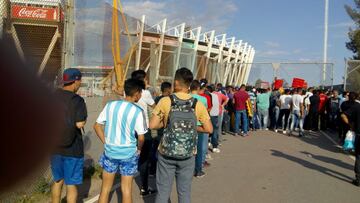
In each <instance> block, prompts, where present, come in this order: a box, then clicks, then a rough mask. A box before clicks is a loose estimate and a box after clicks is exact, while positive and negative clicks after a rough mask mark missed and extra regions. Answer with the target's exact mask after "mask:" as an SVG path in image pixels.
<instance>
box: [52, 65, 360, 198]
mask: <svg viewBox="0 0 360 203" xmlns="http://www.w3.org/2000/svg"><path fill="white" fill-rule="evenodd" d="M63 78H64V87H63V88H62V89H61V90H59V91H58V94H59V95H60V98H62V103H63V105H64V107H65V109H66V112H65V114H64V123H65V126H66V128H64V132H62V134H63V137H61V139H59V140H60V141H59V146H58V149H57V150H56V151H55V152H54V155H53V156H52V159H51V169H52V174H53V177H54V181H55V182H54V184H53V186H52V202H55V203H56V202H60V196H61V189H62V187H63V185H64V184H66V187H67V188H66V191H67V202H76V200H77V189H76V185H79V184H82V176H83V174H82V171H83V165H84V148H83V140H82V136H81V135H82V134H83V132H82V131H83V127H84V125H85V123H86V120H87V110H86V105H85V102H84V100H83V99H82V98H81V97H80V96H79V95H77V94H76V92H77V91H78V89H79V87H80V81H81V73H80V71H79V70H77V69H67V70H65V71H64V75H63ZM146 78H147V75H146V73H145V71H143V70H137V71H134V72H133V73H132V74H131V78H130V79H128V80H126V81H125V83H124V98H123V99H121V100H115V101H111V102H108V103H107V104H106V105H105V107H104V108H103V110H102V111H101V113H100V115H99V116H98V118H97V120H96V122H95V124H94V130H95V132H96V134H97V136H98V138H99V139H100V141H101V142H102V143H103V145H104V152H103V153H102V154H101V155H100V158H99V164H100V166H101V167H102V168H103V173H102V186H101V193H100V197H99V202H100V203H104V202H109V195H110V192H111V188H112V186H113V183H114V181H115V175H116V174H121V192H122V202H132V183H133V178H134V176H135V175H136V174H138V171H139V172H140V173H139V175H140V180H141V183H140V186H139V187H140V195H141V196H143V197H147V196H149V195H156V200H155V202H157V203H166V202H168V200H169V198H170V193H171V191H172V185H173V182H174V179H175V180H176V187H177V193H178V202H181V203H188V202H191V183H192V178H193V177H195V178H202V177H204V176H205V175H206V173H205V168H207V167H211V164H210V163H209V162H208V161H209V160H211V159H212V158H211V155H210V153H220V152H221V150H220V148H221V145H222V143H221V142H222V140H223V139H222V136H223V135H225V134H232V135H233V136H235V137H238V136H242V137H247V136H249V135H250V134H249V133H250V131H251V130H252V131H255V130H265V131H266V130H274V131H275V132H279V131H280V132H282V133H283V134H286V135H289V136H290V135H292V134H293V132H295V131H298V134H299V136H300V137H301V136H304V132H305V130H308V131H317V130H319V129H326V128H327V127H330V128H333V127H334V126H338V127H337V128H334V130H338V132H339V136H340V137H341V138H344V136H345V134H346V131H347V130H349V129H353V130H355V132H356V133H357V134H358V135H359V134H360V129H359V127H360V124H359V121H360V118H359V117H358V116H359V115H360V112H359V109H360V108H359V106H360V104H359V102H358V101H357V99H358V95H357V94H356V93H354V92H350V93H347V92H345V93H343V96H342V97H341V96H339V94H338V92H337V91H335V90H334V91H331V92H330V91H329V92H326V91H322V90H315V89H313V88H309V89H308V90H307V91H305V90H303V89H302V88H295V89H292V90H290V89H285V90H271V89H255V88H252V87H246V86H245V85H241V86H240V87H233V86H226V87H224V86H223V85H222V84H216V85H214V84H209V83H208V81H207V80H206V79H201V80H194V78H193V74H192V72H191V71H190V70H189V69H187V68H180V69H178V70H177V71H176V73H175V77H174V81H173V83H172V84H171V83H169V82H164V83H162V84H161V95H159V96H157V97H154V95H152V94H151V93H150V91H149V90H148V84H147V79H146ZM150 109H153V110H152V111H150ZM149 115H150V116H149ZM341 118H342V119H341ZM337 124H339V125H337ZM349 124H350V125H349ZM152 131H153V132H154V131H156V133H152ZM154 134H155V136H154ZM356 143H357V144H356V145H357V148H356V153H357V156H356V158H357V162H356V167H355V173H356V180H355V181H354V184H356V185H360V160H359V159H360V141H358V139H357V141H356ZM150 176H155V177H156V190H155V188H150V187H149V184H148V181H149V178H150Z"/></svg>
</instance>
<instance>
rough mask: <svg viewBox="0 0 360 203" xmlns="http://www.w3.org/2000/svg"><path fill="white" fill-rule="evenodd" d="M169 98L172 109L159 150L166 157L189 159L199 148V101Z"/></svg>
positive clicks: (171, 96)
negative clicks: (197, 105) (196, 111)
mask: <svg viewBox="0 0 360 203" xmlns="http://www.w3.org/2000/svg"><path fill="white" fill-rule="evenodd" d="M169 97H170V100H171V109H170V113H169V118H168V121H167V126H166V128H165V129H164V135H163V137H162V139H161V142H160V148H159V150H160V152H161V154H162V155H164V156H165V157H169V158H173V159H180V160H181V159H187V158H190V157H192V156H193V155H194V152H195V150H196V146H197V130H196V128H197V119H196V115H195V107H196V103H197V99H195V98H190V99H188V100H181V99H179V98H178V97H176V96H175V95H170V96H169Z"/></svg>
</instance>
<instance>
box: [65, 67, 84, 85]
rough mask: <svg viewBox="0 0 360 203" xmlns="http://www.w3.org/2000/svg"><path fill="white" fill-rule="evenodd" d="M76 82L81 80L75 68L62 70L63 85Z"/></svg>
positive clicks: (79, 73)
mask: <svg viewBox="0 0 360 203" xmlns="http://www.w3.org/2000/svg"><path fill="white" fill-rule="evenodd" d="M76 80H81V72H80V71H79V69H76V68H68V69H65V70H64V73H63V81H64V84H68V83H72V82H75V81H76Z"/></svg>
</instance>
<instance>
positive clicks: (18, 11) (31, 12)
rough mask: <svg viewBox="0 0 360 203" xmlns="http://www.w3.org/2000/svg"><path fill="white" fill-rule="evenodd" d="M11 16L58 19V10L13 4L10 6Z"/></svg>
mask: <svg viewBox="0 0 360 203" xmlns="http://www.w3.org/2000/svg"><path fill="white" fill-rule="evenodd" d="M11 17H12V18H21V19H35V20H44V21H58V20H59V11H58V9H57V8H41V7H32V6H20V5H13V6H11Z"/></svg>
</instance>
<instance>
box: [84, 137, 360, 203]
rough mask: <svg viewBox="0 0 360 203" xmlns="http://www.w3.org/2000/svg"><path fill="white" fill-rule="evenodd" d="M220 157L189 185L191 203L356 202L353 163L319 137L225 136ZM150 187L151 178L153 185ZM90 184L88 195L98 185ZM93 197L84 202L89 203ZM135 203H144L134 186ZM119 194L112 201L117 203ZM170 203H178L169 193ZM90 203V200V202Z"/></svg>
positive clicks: (357, 192) (358, 196)
mask: <svg viewBox="0 0 360 203" xmlns="http://www.w3.org/2000/svg"><path fill="white" fill-rule="evenodd" d="M223 138H224V141H223V142H222V146H221V153H220V154H211V155H212V156H213V158H214V160H212V161H210V163H211V164H212V165H211V167H209V168H207V169H206V170H205V172H206V176H205V177H204V178H202V179H195V178H194V180H193V185H192V201H193V202H195V203H197V202H199V203H201V202H207V203H212V202H214V203H218V202H234V203H235V202H236V203H238V202H274V203H278V202H294V203H301V202H304V203H305V202H306V203H308V202H316V203H320V202H324V203H325V202H326V203H331V202H334V203H336V202H346V203H350V202H354V203H355V202H356V203H357V202H360V188H357V187H355V186H353V185H352V184H351V180H352V178H353V176H354V174H353V165H354V163H353V160H352V159H350V158H349V157H348V155H346V154H344V153H342V152H341V150H340V149H339V148H337V147H336V146H335V145H334V144H333V143H332V142H331V141H330V140H329V139H328V138H326V137H325V136H324V135H322V134H320V133H313V134H307V135H306V136H305V137H304V138H297V137H295V136H294V137H288V136H285V135H283V134H278V133H274V132H271V131H256V132H252V133H250V136H249V137H246V138H243V137H233V136H232V135H225V136H223ZM151 182H152V183H153V184H152V185H153V186H155V185H154V182H155V181H154V179H152V180H151ZM91 185H92V188H93V189H92V192H91V193H93V194H92V196H95V195H96V189H94V188H99V187H100V186H99V185H100V182H99V181H97V182H96V183H93V184H91ZM89 199H91V198H88V200H89ZM133 199H134V202H154V197H148V198H145V199H142V198H141V197H140V196H139V189H138V186H137V184H136V183H135V182H134V190H133ZM120 200H121V195H120V193H119V189H117V191H115V192H114V193H113V194H112V197H111V202H120ZM171 200H172V202H177V196H176V189H175V186H174V188H173V192H172V195H171ZM90 202H94V201H90Z"/></svg>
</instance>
